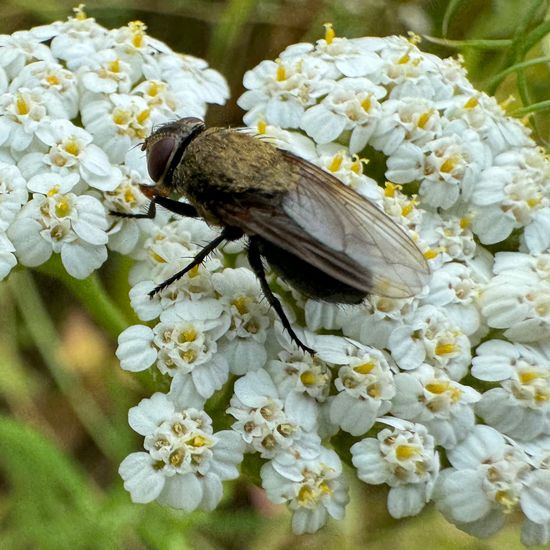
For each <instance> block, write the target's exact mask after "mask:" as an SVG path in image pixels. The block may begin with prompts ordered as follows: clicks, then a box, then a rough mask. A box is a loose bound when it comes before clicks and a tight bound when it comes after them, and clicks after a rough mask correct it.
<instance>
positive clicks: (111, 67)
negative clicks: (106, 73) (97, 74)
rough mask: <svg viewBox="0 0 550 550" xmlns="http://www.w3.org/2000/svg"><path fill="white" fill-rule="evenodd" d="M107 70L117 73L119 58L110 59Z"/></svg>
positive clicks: (118, 70)
mask: <svg viewBox="0 0 550 550" xmlns="http://www.w3.org/2000/svg"><path fill="white" fill-rule="evenodd" d="M108 67H109V70H110V71H111V72H112V73H119V72H120V59H118V58H117V59H115V60H114V61H111V62H110V63H109V65H108Z"/></svg>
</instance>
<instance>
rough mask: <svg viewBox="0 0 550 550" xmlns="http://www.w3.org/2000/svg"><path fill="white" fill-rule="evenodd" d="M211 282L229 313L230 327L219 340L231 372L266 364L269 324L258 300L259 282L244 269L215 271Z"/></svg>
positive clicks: (239, 372) (269, 319) (243, 370)
mask: <svg viewBox="0 0 550 550" xmlns="http://www.w3.org/2000/svg"><path fill="white" fill-rule="evenodd" d="M212 282H213V284H214V288H215V290H216V292H217V293H218V294H219V297H220V298H219V299H220V302H221V303H222V304H223V305H224V307H225V309H226V311H227V312H228V313H229V315H230V316H231V327H230V329H229V330H228V331H227V333H226V334H225V337H224V338H225V342H223V343H220V351H222V353H223V354H224V355H225V356H226V357H227V360H228V361H229V366H230V368H231V372H233V373H234V374H244V373H245V372H248V371H249V370H255V369H258V368H261V367H263V366H264V365H265V362H266V360H267V353H266V349H265V345H264V344H265V341H266V337H267V329H268V327H269V326H271V323H272V321H271V316H270V315H269V312H268V309H267V304H266V303H265V302H264V303H260V299H261V289H260V284H259V282H258V280H257V279H256V277H255V276H254V274H253V273H252V272H251V271H250V270H248V269H245V268H238V269H225V270H223V271H222V272H220V273H214V274H213V276H212Z"/></svg>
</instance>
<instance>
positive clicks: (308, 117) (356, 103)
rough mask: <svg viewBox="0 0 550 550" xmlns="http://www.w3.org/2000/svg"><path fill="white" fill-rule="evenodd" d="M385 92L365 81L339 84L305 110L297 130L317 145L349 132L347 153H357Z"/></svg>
mask: <svg viewBox="0 0 550 550" xmlns="http://www.w3.org/2000/svg"><path fill="white" fill-rule="evenodd" d="M384 95H386V90H385V89H384V88H382V87H381V86H376V85H374V84H372V82H371V81H370V80H368V79H366V78H344V79H342V80H339V81H338V82H337V83H336V85H335V86H334V87H333V89H332V90H331V91H330V92H329V93H328V94H327V95H326V96H325V98H324V99H323V100H322V101H321V103H319V104H317V105H315V106H313V107H310V108H309V109H307V110H306V111H305V113H304V115H303V116H302V119H301V123H300V126H301V128H302V129H303V130H305V131H306V133H307V134H308V135H309V136H310V137H311V138H312V139H313V140H314V141H316V142H317V143H321V144H322V143H329V142H331V141H335V140H336V139H337V138H338V136H339V135H340V134H341V133H342V132H343V131H344V130H351V138H350V152H351V153H356V152H358V151H361V150H362V149H363V148H364V147H365V145H366V143H367V141H368V140H369V138H370V137H371V135H372V134H373V132H374V131H375V129H376V124H377V122H378V119H379V118H380V109H381V107H380V103H379V101H378V100H379V99H381V98H382V97H384Z"/></svg>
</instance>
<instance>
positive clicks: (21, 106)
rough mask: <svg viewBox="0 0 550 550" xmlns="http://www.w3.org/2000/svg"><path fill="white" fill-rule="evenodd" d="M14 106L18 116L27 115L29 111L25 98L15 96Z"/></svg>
mask: <svg viewBox="0 0 550 550" xmlns="http://www.w3.org/2000/svg"><path fill="white" fill-rule="evenodd" d="M15 105H16V107H17V113H18V114H20V115H28V114H29V111H30V107H29V104H28V103H27V102H26V101H25V98H24V97H23V96H22V95H18V96H17V100H16V102H15Z"/></svg>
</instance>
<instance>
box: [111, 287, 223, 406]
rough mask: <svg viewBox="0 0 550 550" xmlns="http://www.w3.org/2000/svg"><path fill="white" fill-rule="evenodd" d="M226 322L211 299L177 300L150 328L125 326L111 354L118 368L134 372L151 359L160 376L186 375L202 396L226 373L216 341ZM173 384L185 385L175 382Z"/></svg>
mask: <svg viewBox="0 0 550 550" xmlns="http://www.w3.org/2000/svg"><path fill="white" fill-rule="evenodd" d="M229 322H230V321H229V316H228V315H227V314H225V313H224V312H223V308H222V305H221V304H220V303H219V302H217V301H216V300H213V299H211V298H205V299H203V300H196V301H182V302H178V303H177V304H175V306H174V307H172V308H170V309H169V310H166V311H164V312H163V313H162V314H161V316H160V323H158V324H157V325H155V327H154V328H153V329H152V330H151V329H149V328H148V327H144V326H141V325H136V326H133V327H130V328H128V329H126V330H125V331H124V332H123V333H122V334H121V335H120V337H119V347H118V349H117V357H118V358H119V359H120V362H121V367H122V368H123V369H125V370H131V371H134V372H135V371H141V370H145V369H147V368H149V367H150V366H151V365H152V364H153V363H154V362H155V361H156V365H157V368H158V369H159V370H160V372H161V373H162V374H166V375H168V376H170V377H176V376H179V377H184V378H188V377H190V378H192V384H193V386H194V388H195V393H196V394H197V395H198V396H200V397H202V398H204V399H208V398H209V397H210V396H211V395H212V394H213V393H214V392H215V391H216V390H218V389H220V388H221V387H222V385H223V384H224V383H225V382H226V380H227V377H228V374H229V367H228V364H227V359H226V358H225V356H224V355H223V354H221V353H219V350H218V344H217V340H218V339H219V338H220V337H221V336H222V335H223V334H224V333H225V332H226V331H227V329H228V328H229ZM140 337H141V342H140ZM177 385H178V386H182V387H183V386H185V387H186V388H187V384H184V381H181V380H180V381H179V382H177ZM174 391H175V390H174ZM173 398H174V399H177V398H178V396H177V395H175V394H173Z"/></svg>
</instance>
